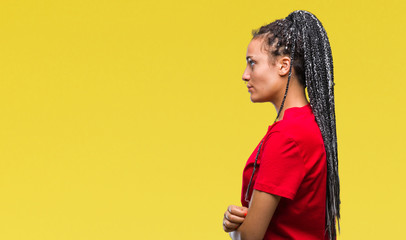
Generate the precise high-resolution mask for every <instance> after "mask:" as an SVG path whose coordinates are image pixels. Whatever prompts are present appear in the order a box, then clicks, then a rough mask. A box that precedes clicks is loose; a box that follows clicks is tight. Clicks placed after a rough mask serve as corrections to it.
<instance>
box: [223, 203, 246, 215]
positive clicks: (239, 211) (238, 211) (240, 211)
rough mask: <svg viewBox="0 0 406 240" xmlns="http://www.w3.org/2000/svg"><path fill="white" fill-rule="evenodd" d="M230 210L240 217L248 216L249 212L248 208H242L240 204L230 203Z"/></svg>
mask: <svg viewBox="0 0 406 240" xmlns="http://www.w3.org/2000/svg"><path fill="white" fill-rule="evenodd" d="M228 211H229V212H230V213H231V214H232V215H236V216H238V217H243V218H244V217H245V216H247V212H248V208H242V207H239V206H235V205H230V206H228Z"/></svg>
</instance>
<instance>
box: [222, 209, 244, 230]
mask: <svg viewBox="0 0 406 240" xmlns="http://www.w3.org/2000/svg"><path fill="white" fill-rule="evenodd" d="M247 212H248V208H246V207H239V206H235V205H230V206H228V208H227V211H226V212H225V213H224V218H223V229H224V231H225V232H232V231H235V230H237V228H238V227H239V226H240V225H241V223H242V222H244V219H245V216H247Z"/></svg>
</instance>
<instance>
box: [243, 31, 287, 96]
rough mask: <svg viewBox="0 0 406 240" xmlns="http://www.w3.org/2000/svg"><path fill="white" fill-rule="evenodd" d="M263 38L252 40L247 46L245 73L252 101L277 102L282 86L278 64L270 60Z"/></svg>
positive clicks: (244, 78) (244, 77)
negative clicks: (263, 45) (263, 44)
mask: <svg viewBox="0 0 406 240" xmlns="http://www.w3.org/2000/svg"><path fill="white" fill-rule="evenodd" d="M262 43H263V39H262V38H256V39H253V40H251V42H250V43H249V44H248V47H247V56H246V59H247V66H246V68H245V71H244V73H243V76H242V78H243V80H244V81H246V83H247V87H248V91H249V93H250V94H251V101H252V102H275V100H276V99H278V95H279V94H280V89H281V87H282V84H281V82H282V81H278V80H279V79H280V76H279V74H278V70H277V64H272V63H271V62H270V61H269V57H268V53H267V52H266V51H265V49H264V48H263V47H262Z"/></svg>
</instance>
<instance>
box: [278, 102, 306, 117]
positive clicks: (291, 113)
mask: <svg viewBox="0 0 406 240" xmlns="http://www.w3.org/2000/svg"><path fill="white" fill-rule="evenodd" d="M311 113H312V108H311V107H310V103H308V104H306V105H304V106H303V107H291V108H288V109H286V110H285V112H284V114H283V120H285V119H289V118H295V117H297V116H300V115H303V114H305V115H306V114H311Z"/></svg>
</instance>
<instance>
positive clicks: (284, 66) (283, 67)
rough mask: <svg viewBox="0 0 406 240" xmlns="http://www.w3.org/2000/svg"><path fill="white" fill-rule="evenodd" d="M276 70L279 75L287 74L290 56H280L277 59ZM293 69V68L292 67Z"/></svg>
mask: <svg viewBox="0 0 406 240" xmlns="http://www.w3.org/2000/svg"><path fill="white" fill-rule="evenodd" d="M277 65H278V72H279V75H280V76H285V75H287V74H289V68H290V57H286V56H285V57H281V58H279V60H278V63H277ZM292 70H293V69H292Z"/></svg>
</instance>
